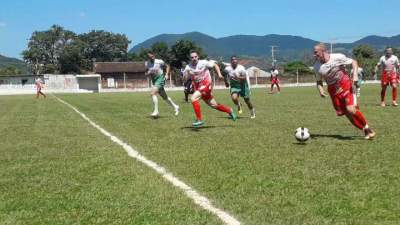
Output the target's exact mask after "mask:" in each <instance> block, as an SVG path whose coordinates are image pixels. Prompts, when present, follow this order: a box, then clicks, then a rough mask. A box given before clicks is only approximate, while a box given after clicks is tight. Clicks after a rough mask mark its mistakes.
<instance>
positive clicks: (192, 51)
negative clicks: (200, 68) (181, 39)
mask: <svg viewBox="0 0 400 225" xmlns="http://www.w3.org/2000/svg"><path fill="white" fill-rule="evenodd" d="M192 53H196V54H197V55H198V54H199V53H198V52H197V51H196V50H190V54H192Z"/></svg>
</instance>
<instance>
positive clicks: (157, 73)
mask: <svg viewBox="0 0 400 225" xmlns="http://www.w3.org/2000/svg"><path fill="white" fill-rule="evenodd" d="M147 57H148V61H146V62H145V66H146V73H145V74H146V75H148V76H151V82H152V84H153V86H152V89H151V99H152V100H153V105H154V110H153V112H152V113H151V114H150V116H152V117H154V118H157V117H158V116H159V114H160V113H159V111H158V98H157V94H159V95H160V96H161V97H162V98H163V99H164V100H165V101H166V102H167V103H168V104H169V105H170V106H171V107H172V108H173V109H174V111H175V116H177V115H178V114H179V106H178V105H177V104H175V103H174V102H173V101H172V99H171V98H170V97H168V95H167V93H166V92H165V89H164V85H165V80H166V79H168V74H169V71H170V68H169V65H167V64H165V63H164V61H163V60H161V59H156V57H155V55H154V53H153V52H148V53H147ZM164 67H166V75H164Z"/></svg>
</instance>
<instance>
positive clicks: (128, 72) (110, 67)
mask: <svg viewBox="0 0 400 225" xmlns="http://www.w3.org/2000/svg"><path fill="white" fill-rule="evenodd" d="M93 70H94V72H95V73H97V74H100V75H101V86H102V88H104V89H107V88H148V87H150V80H149V77H148V76H146V75H145V72H146V68H145V64H144V62H96V63H94V68H93Z"/></svg>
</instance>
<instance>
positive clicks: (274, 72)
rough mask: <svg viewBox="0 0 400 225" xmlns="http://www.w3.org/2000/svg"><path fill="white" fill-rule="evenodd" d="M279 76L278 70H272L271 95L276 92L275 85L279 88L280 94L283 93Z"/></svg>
mask: <svg viewBox="0 0 400 225" xmlns="http://www.w3.org/2000/svg"><path fill="white" fill-rule="evenodd" d="M278 74H279V71H278V70H277V69H276V68H272V70H271V77H270V81H271V90H270V92H269V93H270V94H272V93H273V90H274V85H276V87H277V88H278V92H277V93H278V94H279V93H281V87H280V86H279V79H278Z"/></svg>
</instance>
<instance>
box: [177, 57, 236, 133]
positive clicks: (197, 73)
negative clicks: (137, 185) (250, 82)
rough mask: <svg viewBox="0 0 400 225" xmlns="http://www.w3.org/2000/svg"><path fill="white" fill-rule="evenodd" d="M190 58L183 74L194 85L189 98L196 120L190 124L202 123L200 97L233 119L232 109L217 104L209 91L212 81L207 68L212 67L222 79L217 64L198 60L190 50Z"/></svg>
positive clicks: (234, 118) (195, 125)
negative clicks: (189, 78)
mask: <svg viewBox="0 0 400 225" xmlns="http://www.w3.org/2000/svg"><path fill="white" fill-rule="evenodd" d="M190 60H191V61H190V63H189V64H188V65H186V68H185V70H184V74H185V77H191V79H192V81H193V87H194V93H193V95H192V97H191V100H192V105H193V109H194V112H195V114H196V121H195V122H194V123H193V124H192V125H193V126H194V127H199V126H202V125H203V124H204V121H203V118H202V114H201V110H200V103H199V100H200V98H201V99H203V101H204V102H205V103H207V105H209V106H211V107H212V108H214V109H216V110H218V111H221V112H225V113H227V114H229V116H230V117H231V119H232V120H234V121H235V120H236V118H237V117H236V115H235V113H234V112H233V110H232V109H231V108H229V107H226V106H224V105H221V104H218V103H217V102H216V101H215V99H214V96H213V95H212V93H211V91H212V81H211V75H210V70H209V69H211V68H213V69H214V70H215V71H216V72H217V74H218V77H219V78H221V79H223V76H222V75H221V71H220V69H219V66H218V65H217V64H216V63H214V62H213V61H208V60H200V59H199V55H198V53H197V52H196V51H192V52H191V53H190Z"/></svg>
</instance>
